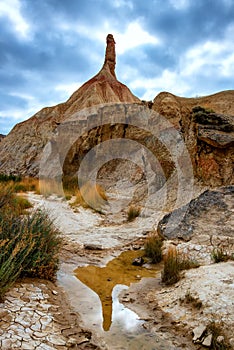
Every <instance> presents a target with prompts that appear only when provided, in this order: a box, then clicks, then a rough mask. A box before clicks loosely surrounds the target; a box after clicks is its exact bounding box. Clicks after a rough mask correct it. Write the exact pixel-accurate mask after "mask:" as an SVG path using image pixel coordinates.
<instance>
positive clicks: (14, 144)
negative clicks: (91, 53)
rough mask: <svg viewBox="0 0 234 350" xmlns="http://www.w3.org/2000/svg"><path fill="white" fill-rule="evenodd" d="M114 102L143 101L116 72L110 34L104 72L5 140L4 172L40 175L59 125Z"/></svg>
mask: <svg viewBox="0 0 234 350" xmlns="http://www.w3.org/2000/svg"><path fill="white" fill-rule="evenodd" d="M110 102H124V103H141V101H140V100H139V99H138V98H137V97H135V96H134V95H133V94H132V93H131V91H130V90H129V89H128V88H127V86H125V85H124V84H122V83H120V82H119V81H118V80H117V79H116V76H115V42H114V38H113V36H112V35H111V34H109V35H108V36H107V47H106V55H105V61H104V65H103V67H102V69H101V70H100V72H99V73H98V74H97V75H96V76H94V77H93V78H92V79H90V80H89V81H88V82H86V83H85V84H84V85H83V86H81V87H80V88H79V89H78V90H77V91H75V92H74V94H73V95H72V96H71V97H70V98H69V99H68V100H67V101H66V102H65V103H61V104H59V105H57V106H54V107H47V108H43V109H42V110H41V111H39V112H38V113H36V114H35V115H34V116H33V117H31V118H30V119H28V120H27V121H25V122H22V123H19V124H17V125H16V126H15V127H14V128H13V130H12V131H11V132H10V133H9V135H8V136H7V137H6V138H5V139H4V141H3V142H1V147H0V172H1V173H8V174H9V173H13V174H21V175H24V176H38V171H39V164H40V159H41V152H42V150H43V148H44V146H45V145H46V143H47V142H48V140H49V139H50V138H51V136H52V135H53V132H54V131H55V129H56V128H57V126H58V125H59V124H60V123H62V122H63V121H64V120H66V119H67V118H69V117H71V116H72V115H73V114H74V113H76V112H78V111H80V110H82V109H84V108H87V107H90V106H94V105H99V104H103V103H110Z"/></svg>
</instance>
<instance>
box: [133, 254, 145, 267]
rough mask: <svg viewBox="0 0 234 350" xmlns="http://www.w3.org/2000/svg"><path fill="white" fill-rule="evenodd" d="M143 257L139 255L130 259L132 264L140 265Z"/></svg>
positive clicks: (142, 262)
mask: <svg viewBox="0 0 234 350" xmlns="http://www.w3.org/2000/svg"><path fill="white" fill-rule="evenodd" d="M144 262H145V261H144V259H143V258H142V256H140V257H139V258H135V259H134V260H133V261H132V265H134V266H142V265H143V264H144Z"/></svg>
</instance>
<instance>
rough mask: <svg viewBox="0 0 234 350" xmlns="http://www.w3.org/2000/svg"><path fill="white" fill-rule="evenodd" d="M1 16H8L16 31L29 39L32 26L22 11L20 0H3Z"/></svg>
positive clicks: (0, 10) (0, 4)
mask: <svg viewBox="0 0 234 350" xmlns="http://www.w3.org/2000/svg"><path fill="white" fill-rule="evenodd" d="M0 17H6V18H7V19H8V20H9V21H10V22H11V24H12V25H13V29H14V31H15V33H16V34H17V35H18V36H20V37H21V38H23V39H28V38H29V34H30V27H29V24H28V22H27V21H26V20H25V19H24V17H23V15H22V13H21V4H20V1H19V0H1V2H0Z"/></svg>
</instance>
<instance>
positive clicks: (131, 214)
mask: <svg viewBox="0 0 234 350" xmlns="http://www.w3.org/2000/svg"><path fill="white" fill-rule="evenodd" d="M140 212H141V210H140V208H139V207H135V206H134V205H131V206H130V207H129V208H128V212H127V214H128V218H127V220H128V221H133V220H134V219H135V218H136V217H137V216H139V215H140Z"/></svg>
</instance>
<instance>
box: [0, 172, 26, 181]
mask: <svg viewBox="0 0 234 350" xmlns="http://www.w3.org/2000/svg"><path fill="white" fill-rule="evenodd" d="M12 181H13V182H19V181H21V177H20V176H17V175H6V174H0V182H12Z"/></svg>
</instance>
